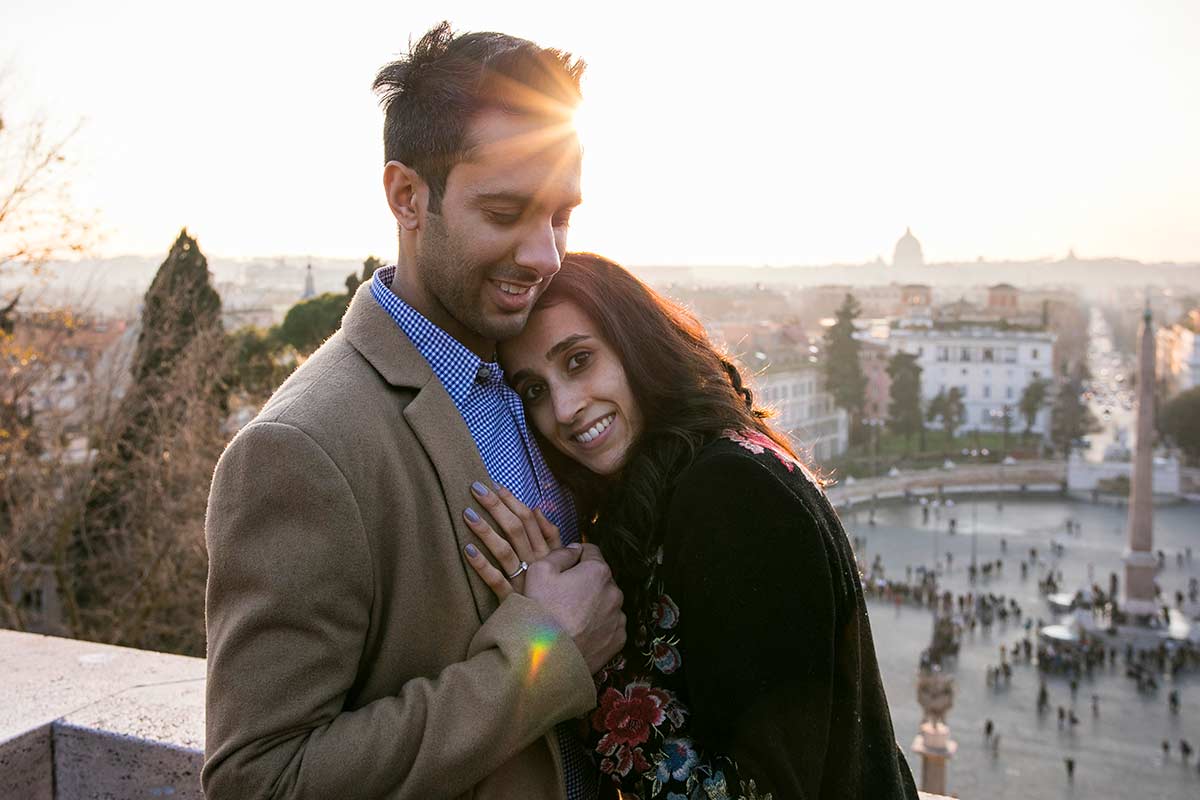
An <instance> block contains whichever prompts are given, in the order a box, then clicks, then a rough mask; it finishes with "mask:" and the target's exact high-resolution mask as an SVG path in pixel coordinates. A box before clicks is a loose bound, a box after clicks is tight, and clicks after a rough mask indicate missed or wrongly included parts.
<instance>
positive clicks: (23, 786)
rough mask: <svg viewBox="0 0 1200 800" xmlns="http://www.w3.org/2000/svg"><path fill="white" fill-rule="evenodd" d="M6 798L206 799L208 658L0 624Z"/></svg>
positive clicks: (0, 752)
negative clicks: (202, 781)
mask: <svg viewBox="0 0 1200 800" xmlns="http://www.w3.org/2000/svg"><path fill="white" fill-rule="evenodd" d="M0 674H2V675H4V676H5V684H6V685H5V702H4V703H3V704H0V798H10V797H11V798H21V800H56V798H59V799H61V800H82V799H83V798H123V797H173V798H180V799H183V798H202V797H203V793H202V792H201V790H200V766H201V764H202V763H203V758H204V660H203V659H200V658H187V657H185V656H176V655H169V654H166V653H153V652H149V651H144V650H134V649H131V648H127V647H114V646H112V645H104V644H96V643H94V642H82V641H76V640H73V639H60V638H56V637H52V636H39V635H36V634H30V633H18V632H15V631H3V630H0Z"/></svg>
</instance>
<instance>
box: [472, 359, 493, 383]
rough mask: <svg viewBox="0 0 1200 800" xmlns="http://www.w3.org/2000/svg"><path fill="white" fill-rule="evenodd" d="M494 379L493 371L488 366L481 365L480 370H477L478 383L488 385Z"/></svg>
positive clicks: (476, 378)
mask: <svg viewBox="0 0 1200 800" xmlns="http://www.w3.org/2000/svg"><path fill="white" fill-rule="evenodd" d="M491 377H492V370H491V368H490V367H488V365H487V364H480V365H479V369H477V370H475V380H476V381H477V382H478V383H487V382H488V381H489V380H490V379H491Z"/></svg>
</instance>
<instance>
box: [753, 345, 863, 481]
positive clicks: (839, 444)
mask: <svg viewBox="0 0 1200 800" xmlns="http://www.w3.org/2000/svg"><path fill="white" fill-rule="evenodd" d="M754 360H757V361H758V362H759V364H760V365H761V366H760V368H759V369H756V370H755V374H754V376H753V377H752V379H751V386H752V388H753V390H754V392H755V396H756V398H757V400H758V401H759V402H760V403H761V404H762V405H764V406H768V407H770V408H773V409H774V410H775V411H776V416H775V417H774V419H772V422H773V423H774V424H775V425H777V426H778V427H779V428H780V429H782V430H784V431H786V432H787V434H788V436H789V437H791V439H792V441H793V442H794V443H795V444H796V446H797V448H798V449H800V450H801V451H802V452H804V453H806V454H809V455H811V457H812V458H813V459H814V460H815V461H816V462H817V463H818V464H820V463H822V462H824V461H828V460H829V459H831V458H835V457H836V456H839V455H841V454H842V453H844V452H846V448H847V447H849V445H850V421H849V416H848V415H847V414H846V411H845V410H844V409H841V408H838V407H837V406H835V405H834V403H833V395H831V394H830V393H829V392H827V391H825V376H824V374H823V373H822V371H821V369H820V367H819V366H818V365H817V364H816V363H814V362H812V361H809V359H808V357H807V354H804V353H795V354H793V353H775V354H773V356H768V355H767V354H766V353H764V352H761V351H759V352H758V353H756V354H755V358H754Z"/></svg>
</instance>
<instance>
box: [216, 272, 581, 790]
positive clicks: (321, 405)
mask: <svg viewBox="0 0 1200 800" xmlns="http://www.w3.org/2000/svg"><path fill="white" fill-rule="evenodd" d="M486 476H487V472H486V471H485V468H484V466H483V463H482V461H481V459H480V456H479V452H478V449H477V447H476V445H475V443H474V441H473V440H472V438H471V435H470V433H469V431H468V430H467V427H466V424H465V423H464V422H463V420H462V417H461V416H460V415H459V412H458V410H457V409H456V408H455V406H454V404H453V402H452V401H451V399H450V397H449V395H448V394H447V393H446V391H445V389H444V388H443V386H442V384H441V382H440V381H439V380H438V378H437V377H436V376H435V375H434V374H433V371H432V369H431V368H430V366H429V364H428V362H426V361H425V359H424V358H423V357H422V356H421V354H420V353H419V352H418V351H417V350H416V349H415V348H414V347H413V345H412V343H411V342H410V341H409V339H408V337H407V336H405V334H404V333H403V331H401V330H400V328H399V327H398V326H397V325H396V323H395V322H394V321H393V320H392V318H391V317H390V316H389V315H388V314H387V312H386V311H384V310H383V309H382V308H381V307H380V306H379V304H378V303H377V302H376V301H375V300H374V298H373V297H372V296H371V293H370V285H369V282H368V283H365V284H363V285H362V286H361V287H360V288H359V290H358V292H357V293H356V295H355V297H354V299H353V300H352V302H351V304H350V307H349V309H348V310H347V312H346V316H345V318H344V320H343V322H342V328H341V330H340V331H338V332H337V333H336V334H334V336H333V337H331V338H330V339H329V341H327V342H326V343H325V344H324V345H323V346H322V347H321V348H320V349H319V350H318V351H317V352H316V353H314V354H313V356H312V357H311V358H309V359H308V361H306V362H305V363H304V365H303V366H302V367H300V368H299V369H298V370H297V371H296V372H295V374H293V375H292V376H291V377H290V378H289V379H288V380H287V382H285V383H284V384H283V386H281V387H280V388H279V390H278V391H277V392H276V393H275V395H274V396H273V397H272V398H271V399H270V401H269V402H268V403H267V404H266V406H265V407H264V408H263V410H262V411H261V413H259V415H258V416H257V417H256V418H255V419H254V421H253V422H251V423H250V424H249V425H248V426H246V427H245V428H244V429H243V430H242V431H241V432H240V433H239V434H238V435H237V436H236V437H235V438H234V440H233V441H232V442H231V443H230V444H229V446H228V448H227V449H226V450H225V453H224V454H223V455H222V457H221V460H220V462H219V463H218V465H217V468H216V473H215V475H214V477H213V484H212V492H211V495H210V497H209V504H208V514H207V518H206V521H205V533H206V538H207V543H208V552H209V576H208V594H207V606H206V608H207V627H208V684H207V717H206V734H207V741H206V748H205V750H206V758H205V764H204V770H203V775H202V778H203V784H204V788H205V791H206V793H207V797H208V798H209V800H234V799H236V800H251V798H313V800H335V799H336V800H343V799H345V798H389V799H390V800H401V799H402V798H413V800H430V798H442V797H445V798H460V797H461V798H479V800H491V799H492V798H498V799H499V798H514V800H515V799H516V798H522V799H523V800H536V798H563V797H564V796H565V791H564V788H563V776H562V764H561V758H560V754H559V750H558V745H557V740H556V737H555V734H554V731H553V725H554V724H555V723H558V722H560V721H562V720H566V719H569V718H571V717H575V716H578V715H580V714H583V713H585V712H586V711H588V710H589V709H591V708H592V707H594V706H595V704H596V695H595V689H594V686H593V683H592V676H591V674H590V671H589V669H588V667H587V664H586V662H585V661H584V658H583V656H582V654H581V653H580V651H579V649H578V648H577V647H576V646H575V644H574V642H573V641H572V640H571V638H570V636H569V635H567V634H566V633H565V632H564V631H563V630H562V629H561V628H560V627H559V625H558V624H557V623H556V621H555V620H554V618H553V617H552V616H551V615H550V614H549V613H548V612H547V611H546V610H545V609H544V608H543V607H541V606H540V605H539V604H538V603H536V602H534V601H533V600H530V599H528V598H525V597H522V596H520V595H516V594H514V595H512V596H510V597H509V598H508V599H506V600H505V601H504V603H503V604H500V605H499V606H497V602H496V599H495V596H494V595H493V594H492V592H491V591H490V590H489V589H488V588H487V586H486V585H484V583H483V582H482V581H481V580H480V579H479V578H478V576H477V575H476V574H475V572H474V570H472V569H471V568H470V566H469V565H467V564H466V562H465V561H464V559H463V557H462V548H463V547H464V546H465V545H466V544H467V543H468V542H475V543H476V544H477V545H478V540H476V539H475V538H474V535H473V534H472V533H471V532H470V530H469V529H468V528H467V527H466V525H465V524H464V523H463V522H462V512H463V510H464V509H465V508H466V507H467V506H471V507H473V508H475V509H476V511H478V512H480V513H483V509H482V508H480V507H479V506H478V505H477V504H476V503H475V502H474V500H473V498H472V497H471V495H470V491H469V489H468V487H469V486H470V484H471V482H472V481H475V480H480V479H485V478H486Z"/></svg>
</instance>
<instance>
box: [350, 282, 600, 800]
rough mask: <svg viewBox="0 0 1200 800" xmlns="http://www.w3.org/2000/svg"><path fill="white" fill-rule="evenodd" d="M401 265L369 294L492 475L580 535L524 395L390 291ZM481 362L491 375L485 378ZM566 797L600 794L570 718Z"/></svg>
mask: <svg viewBox="0 0 1200 800" xmlns="http://www.w3.org/2000/svg"><path fill="white" fill-rule="evenodd" d="M395 275H396V267H395V266H388V267H380V268H379V269H378V270H376V271H375V274H374V276H372V278H371V295H372V296H373V297H374V298H375V301H376V302H378V303H379V305H380V306H382V307H383V309H384V310H385V311H387V312H388V315H389V316H391V318H392V319H393V320H395V321H396V324H397V325H399V326H400V330H402V331H404V333H405V334H406V335H407V336H408V338H409V339H411V340H412V343H413V345H415V346H416V348H417V350H418V351H419V352H420V353H421V355H422V356H424V357H425V360H426V361H428V362H429V366H430V367H432V368H433V374H434V375H436V376H437V377H438V380H440V381H441V382H442V386H444V387H446V393H447V394H449V395H450V399H451V400H452V401H454V406H455V408H457V409H458V413H460V414H462V418H463V421H464V422H466V423H467V430H469V431H470V432H471V438H472V439H474V440H475V446H476V447H478V448H479V455H480V457H481V458H482V460H483V465H484V467H485V468H486V469H487V471H488V475H489V476H490V477H491V479H492V481H493V482H494V483H496V484H499V485H501V486H503V487H505V488H506V489H508V490H509V491H510V492H512V493H513V494H514V495H515V496H516V498H517V499H518V500H520V501H521V502H522V503H524V504H525V505H527V506H528V507H530V508H540V509H541V510H542V513H544V514H545V515H546V517H547V518H548V519H549V520H550V521H551V522H553V523H554V524H555V525H557V526H558V531H559V535H560V537H561V538H562V541H563V544H569V543H571V542H574V541H577V540H578V538H579V522H578V519H577V518H576V516H575V504H574V502H573V501H572V500H571V495H570V494H569V493H568V492H567V490H566V489H565V488H563V486H562V485H561V484H560V483H559V482H558V481H557V480H556V479H555V478H554V476H553V475H552V474H551V473H550V469H549V468H548V467H547V466H546V462H545V460H544V459H543V458H542V452H541V450H539V449H538V446H537V442H536V441H534V439H533V436H532V435H531V434H530V431H529V426H528V425H527V424H526V422H525V408H524V406H522V405H521V397H520V395H518V394H517V393H516V392H515V391H513V389H512V388H511V387H510V386H509V385H508V384H507V383H505V382H504V371H503V370H502V369H501V368H500V365H499V364H498V363H496V362H485V361H484V360H483V359H482V358H480V357H479V356H477V355H475V353H473V352H471V350H470V349H469V348H467V347H466V346H465V345H463V344H462V342H459V341H458V340H457V339H455V338H454V337H453V336H451V335H450V334H448V333H446V332H445V331H444V330H442V329H441V328H439V327H438V326H437V325H434V324H433V323H432V322H430V321H429V320H428V319H426V318H425V317H424V315H422V314H421V313H420V312H419V311H417V310H416V309H415V308H413V307H412V306H410V305H409V304H408V303H406V302H404V301H403V300H401V299H400V298H399V297H397V296H396V295H395V294H394V293H393V292H392V290H391V288H390V287H391V285H392V278H394V277H395ZM480 366H485V367H487V372H488V377H487V378H486V379H484V380H480V378H479V374H480V370H479V368H480ZM557 734H558V741H559V749H560V750H561V751H562V757H563V773H564V777H565V782H566V788H567V797H568V800H591V798H594V797H596V795H597V791H598V786H597V779H598V773H597V772H596V768H595V766H594V765H593V764H592V763H591V762H590V761H589V760H588V758H587V755H586V754H585V753H584V752H583V747H582V746H581V745H580V744H579V740H578V739H577V738H576V737H575V735H574V734H573V733H572V732H571V731H570V729H569V727H568V724H567V723H562V724H560V725H559V726H558V729H557Z"/></svg>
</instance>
